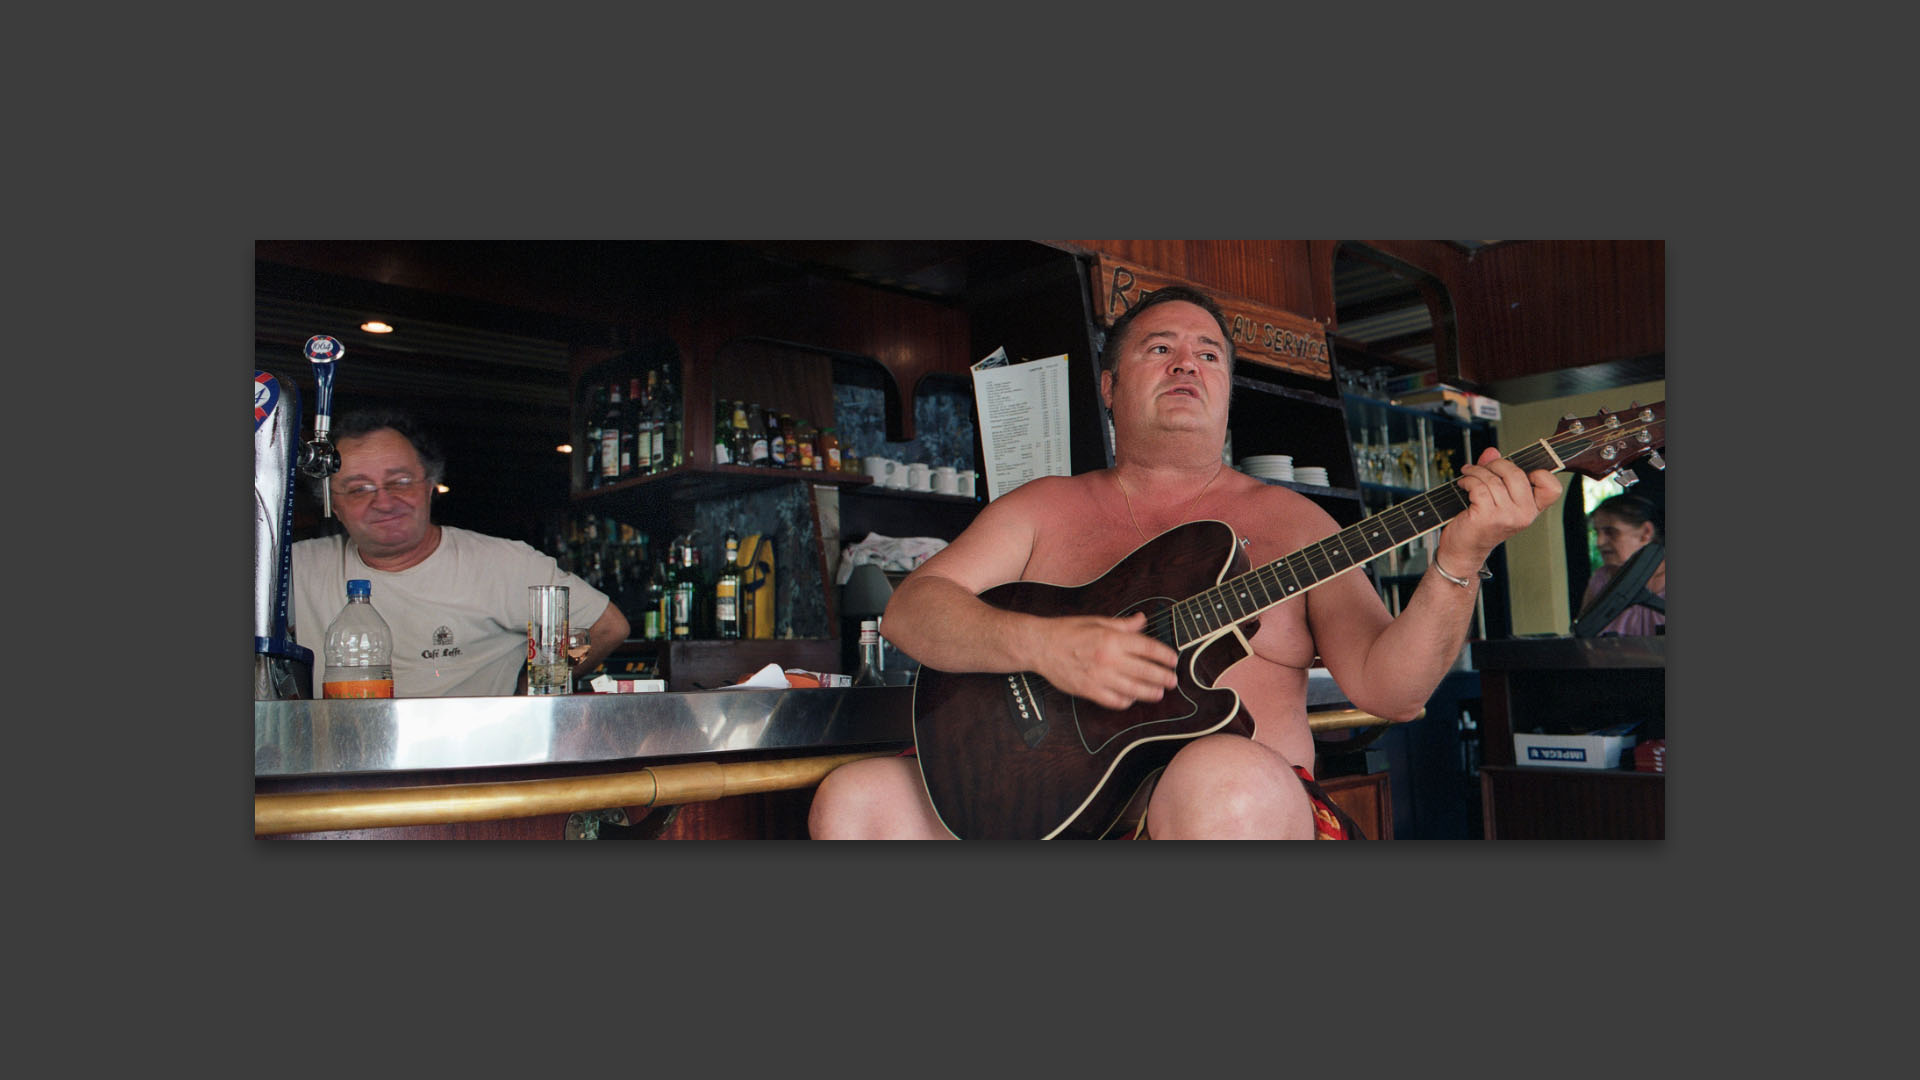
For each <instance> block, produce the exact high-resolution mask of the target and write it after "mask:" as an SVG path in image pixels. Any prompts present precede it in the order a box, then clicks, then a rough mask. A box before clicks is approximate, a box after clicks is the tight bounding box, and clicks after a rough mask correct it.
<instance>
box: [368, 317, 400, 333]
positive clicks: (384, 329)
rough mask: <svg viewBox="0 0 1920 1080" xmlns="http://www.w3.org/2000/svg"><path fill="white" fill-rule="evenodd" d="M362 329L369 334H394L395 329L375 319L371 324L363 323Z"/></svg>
mask: <svg viewBox="0 0 1920 1080" xmlns="http://www.w3.org/2000/svg"><path fill="white" fill-rule="evenodd" d="M360 329H362V330H365V331H366V332H367V333H369V334H391V333H393V327H391V326H388V325H387V324H386V323H383V322H381V321H380V320H378V319H374V320H372V321H371V322H363V323H361V324H360Z"/></svg>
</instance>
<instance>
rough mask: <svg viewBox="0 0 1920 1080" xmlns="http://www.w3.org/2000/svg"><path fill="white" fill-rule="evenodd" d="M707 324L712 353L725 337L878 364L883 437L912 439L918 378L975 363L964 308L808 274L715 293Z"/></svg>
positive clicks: (963, 371)
mask: <svg viewBox="0 0 1920 1080" xmlns="http://www.w3.org/2000/svg"><path fill="white" fill-rule="evenodd" d="M706 323H707V328H706V329H705V330H704V331H703V333H702V338H703V339H704V341H706V342H709V343H711V347H712V348H713V349H714V350H715V352H716V353H717V351H718V348H719V346H720V345H721V344H723V343H725V342H727V341H730V340H733V339H735V338H741V337H751V338H763V339H768V340H772V341H784V342H789V343H792V344H796V345H803V346H811V347H813V348H814V349H818V350H825V351H827V352H832V353H843V354H846V355H847V356H849V357H865V358H868V359H871V360H873V361H875V362H877V363H878V364H879V365H880V367H881V369H882V370H884V371H885V373H886V375H887V377H888V379H889V380H890V381H891V384H892V385H890V386H888V387H887V388H886V401H887V438H888V440H889V441H897V442H904V441H906V440H909V439H912V438H913V437H914V431H913V395H914V392H915V391H916V390H917V388H918V387H919V384H920V381H921V379H922V378H924V377H925V376H927V375H929V374H934V373H942V374H958V375H965V374H966V373H967V371H968V369H969V368H970V366H971V365H972V363H973V360H972V358H970V356H969V355H968V352H969V349H970V348H971V344H972V343H971V341H970V339H969V335H968V332H967V319H966V314H965V313H964V312H963V311H961V310H959V309H957V308H954V307H950V306H948V305H945V304H939V303H936V302H934V301H931V300H922V299H919V298H917V297H911V296H906V295H903V294H899V293H894V292H891V291H888V290H884V289H877V288H873V287H870V286H865V285H860V284H857V283H854V282H847V281H835V280H828V279H824V278H819V277H808V278H807V279H805V280H804V281H802V282H799V283H797V284H788V283H783V284H779V285H773V286H766V287H760V288H751V289H745V290H741V291H739V292H736V293H734V294H731V295H725V296H717V297H715V298H714V301H713V306H712V310H711V311H710V312H709V317H708V319H707V320H706ZM825 415H831V413H830V412H829V413H827V414H825ZM816 422H817V421H816Z"/></svg>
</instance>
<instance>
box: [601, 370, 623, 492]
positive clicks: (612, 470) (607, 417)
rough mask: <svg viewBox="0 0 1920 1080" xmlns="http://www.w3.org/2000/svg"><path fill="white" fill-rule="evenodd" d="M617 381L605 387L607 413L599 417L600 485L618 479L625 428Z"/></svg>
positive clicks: (603, 485)
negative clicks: (622, 437) (622, 434)
mask: <svg viewBox="0 0 1920 1080" xmlns="http://www.w3.org/2000/svg"><path fill="white" fill-rule="evenodd" d="M622 404H623V402H622V399H621V395H620V381H619V380H618V379H616V380H614V381H613V382H611V383H609V384H608V385H607V411H606V412H605V413H604V414H603V415H602V416H601V417H600V485H599V486H601V487H605V486H607V485H608V484H612V483H616V482H618V481H619V479H620V475H621V474H620V447H621V443H622V439H621V432H622V430H623V429H624V428H625V427H626V418H625V416H624V415H623V410H622V408H621V405H622Z"/></svg>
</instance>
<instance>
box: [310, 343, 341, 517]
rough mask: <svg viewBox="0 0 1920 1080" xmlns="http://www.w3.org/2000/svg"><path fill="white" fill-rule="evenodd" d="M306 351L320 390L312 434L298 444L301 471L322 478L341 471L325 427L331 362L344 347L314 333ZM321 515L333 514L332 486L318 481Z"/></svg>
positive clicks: (330, 409) (330, 419)
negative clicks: (311, 362) (308, 438)
mask: <svg viewBox="0 0 1920 1080" xmlns="http://www.w3.org/2000/svg"><path fill="white" fill-rule="evenodd" d="M306 353H307V359H308V360H311V361H313V378H314V381H315V382H316V383H318V384H319V387H320V393H319V395H318V398H317V401H316V404H315V406H314V416H313V438H312V439H310V440H308V442H307V443H306V444H305V445H303V446H301V447H300V471H301V472H302V473H305V474H306V475H308V476H311V477H313V478H314V479H316V480H321V481H324V480H326V478H327V477H329V476H332V475H333V474H334V473H337V472H339V471H340V451H338V450H335V449H334V448H333V443H332V442H331V441H330V440H329V439H328V438H327V430H328V429H329V428H330V427H332V425H333V365H334V364H335V363H337V362H338V361H339V359H340V358H341V357H342V356H345V355H346V354H347V350H346V348H345V347H343V346H342V345H341V344H340V343H339V342H338V341H336V340H334V339H333V338H331V337H328V336H327V335H325V334H315V335H314V336H312V337H310V338H308V339H307V348H306ZM320 516H321V517H322V518H328V517H332V516H333V489H332V487H331V486H330V485H328V484H325V483H322V484H321V485H320Z"/></svg>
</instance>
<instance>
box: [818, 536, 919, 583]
mask: <svg viewBox="0 0 1920 1080" xmlns="http://www.w3.org/2000/svg"><path fill="white" fill-rule="evenodd" d="M946 546H947V542H946V541H945V540H941V539H938V538H936V537H932V536H909V537H905V538H896V537H892V536H881V535H880V534H879V533H868V534H867V536H866V539H864V540H862V541H860V542H859V543H857V544H848V545H847V546H846V548H844V549H843V550H842V551H841V553H840V572H839V573H837V574H835V575H834V584H836V585H845V584H846V583H847V579H848V578H850V577H852V576H853V568H854V567H856V566H859V565H860V564H861V563H879V564H880V569H882V570H893V571H898V572H902V573H904V572H906V571H909V570H915V569H918V568H919V566H920V564H921V563H923V562H926V561H927V560H928V559H931V558H933V556H934V555H935V554H937V553H938V552H939V551H940V549H941V548H943V547H946Z"/></svg>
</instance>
